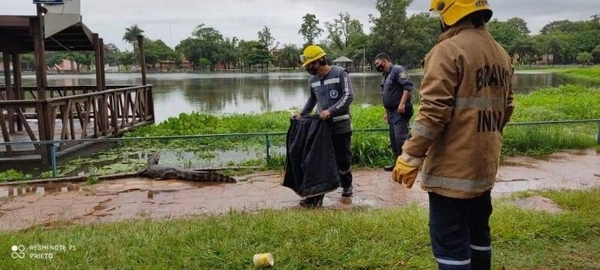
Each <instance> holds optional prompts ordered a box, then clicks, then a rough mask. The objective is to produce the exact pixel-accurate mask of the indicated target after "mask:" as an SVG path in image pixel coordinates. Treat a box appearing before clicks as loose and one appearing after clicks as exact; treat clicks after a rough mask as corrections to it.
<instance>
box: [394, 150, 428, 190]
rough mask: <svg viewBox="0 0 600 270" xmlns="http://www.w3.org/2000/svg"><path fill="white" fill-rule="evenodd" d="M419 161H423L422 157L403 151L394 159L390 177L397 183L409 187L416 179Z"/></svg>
mask: <svg viewBox="0 0 600 270" xmlns="http://www.w3.org/2000/svg"><path fill="white" fill-rule="evenodd" d="M421 163H423V159H421V158H414V157H411V156H409V155H407V154H405V153H403V154H402V155H401V156H399V157H398V158H397V159H396V166H394V171H393V172H392V179H393V180H394V182H396V183H398V184H405V185H406V188H411V187H412V186H413V184H414V183H415V180H416V179H417V175H418V174H419V166H420V165H421Z"/></svg>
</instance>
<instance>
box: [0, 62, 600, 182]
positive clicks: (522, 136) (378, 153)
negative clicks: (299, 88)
mask: <svg viewBox="0 0 600 270" xmlns="http://www.w3.org/2000/svg"><path fill="white" fill-rule="evenodd" d="M564 73H565V74H566V75H567V76H585V77H592V78H593V77H595V76H596V75H598V74H600V68H576V69H565V70H564ZM598 96H600V88H598V87H585V86H579V85H562V86H558V87H550V88H541V89H538V90H536V91H533V92H531V93H529V94H516V95H515V101H516V106H517V109H516V110H515V113H514V115H513V117H512V121H511V123H520V122H545V121H563V120H581V119H600V110H599V109H597V108H600V99H599V98H598ZM415 107H418V104H415ZM415 109H417V108H415ZM415 111H416V110H415ZM290 113H291V112H290V111H278V112H266V113H261V114H232V115H221V116H215V115H209V114H201V113H198V112H192V113H183V114H180V115H179V117H176V118H175V117H172V118H169V119H167V120H166V121H164V122H162V123H160V124H156V125H152V126H146V127H143V128H140V129H138V130H135V131H133V132H130V133H127V134H125V137H144V138H148V140H142V141H128V142H120V143H118V144H117V145H116V147H114V146H113V147H110V149H108V150H104V151H101V152H100V153H99V154H97V155H95V156H92V157H82V158H79V159H75V160H72V161H69V162H68V163H67V164H60V165H61V166H59V168H58V169H59V170H58V176H59V177H65V176H73V175H76V174H79V173H81V171H82V170H83V171H84V172H85V173H86V174H89V175H96V176H98V175H108V174H114V173H123V172H135V171H137V170H139V169H141V168H143V167H144V166H145V164H146V161H145V156H146V155H147V154H148V153H150V152H152V151H161V152H165V151H166V152H171V155H170V156H171V158H170V159H168V158H169V157H168V156H169V155H168V154H167V155H164V156H167V157H166V159H167V160H162V161H161V162H165V163H167V164H174V165H176V166H181V167H187V168H199V167H202V166H205V167H206V166H207V165H211V164H216V163H217V162H218V159H219V155H218V153H219V151H221V152H222V151H230V152H231V153H232V155H239V154H240V153H242V154H243V152H244V151H245V152H250V153H252V154H253V156H252V155H250V154H246V156H245V157H243V158H238V159H237V160H232V161H226V164H224V165H225V166H246V167H250V166H251V167H257V168H259V169H258V170H261V169H260V168H263V169H274V170H281V169H282V168H283V165H284V162H285V156H284V154H285V135H272V136H269V144H270V147H271V153H270V159H269V161H268V162H267V161H266V150H265V147H266V146H265V136H264V135H263V136H250V137H244V138H241V137H239V136H238V137H213V138H196V139H173V140H164V139H161V140H153V139H152V138H153V137H157V136H187V135H192V136H193V135H199V134H206V135H208V134H230V133H277V132H279V133H281V134H285V132H286V131H287V128H288V127H289V117H290ZM352 114H353V118H352V121H353V127H354V131H355V132H354V134H353V141H352V152H353V158H352V159H353V164H354V166H356V167H380V166H383V165H386V164H387V163H388V162H389V159H390V158H391V156H392V155H391V152H390V149H389V148H388V141H389V139H388V135H387V131H385V130H386V129H387V125H386V123H385V122H384V121H383V120H382V114H383V108H382V106H381V105H372V106H362V105H353V107H352ZM598 125H599V123H597V122H595V123H571V124H566V123H564V124H549V125H548V124H546V125H518V126H517V125H514V126H513V125H509V126H508V127H507V128H506V129H505V139H504V145H503V148H502V156H503V157H506V156H515V155H527V156H543V155H546V154H550V153H552V152H556V151H560V150H571V149H586V148H597V147H598V145H597V142H596V140H597V132H598V129H599V127H598ZM367 129H379V131H372V132H364V130H367ZM236 151H237V152H236ZM82 168H83V169H82ZM236 173H240V172H236ZM34 175H35V177H34ZM50 176H51V172H49V171H44V172H33V173H32V172H27V173H25V172H20V171H17V170H8V171H4V172H0V182H2V181H9V180H26V179H32V178H49V177H50Z"/></svg>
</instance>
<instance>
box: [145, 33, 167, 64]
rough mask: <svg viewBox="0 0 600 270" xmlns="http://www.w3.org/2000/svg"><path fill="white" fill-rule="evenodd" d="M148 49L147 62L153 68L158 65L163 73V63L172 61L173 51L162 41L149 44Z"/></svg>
mask: <svg viewBox="0 0 600 270" xmlns="http://www.w3.org/2000/svg"><path fill="white" fill-rule="evenodd" d="M147 47H148V52H147V53H146V62H147V63H148V64H150V65H153V66H154V64H155V63H158V65H159V69H160V71H162V64H163V62H165V61H169V60H172V58H173V49H171V47H169V46H168V45H167V44H165V42H163V41H162V40H160V39H158V40H155V41H151V42H148V45H147Z"/></svg>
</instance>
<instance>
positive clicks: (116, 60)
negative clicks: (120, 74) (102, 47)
mask: <svg viewBox="0 0 600 270" xmlns="http://www.w3.org/2000/svg"><path fill="white" fill-rule="evenodd" d="M106 47H108V53H107V54H106V63H107V64H109V65H111V66H117V68H118V69H119V71H120V67H119V66H120V64H121V54H122V52H121V50H119V48H118V47H117V45H115V44H113V43H108V44H106Z"/></svg>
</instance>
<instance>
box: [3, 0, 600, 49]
mask: <svg viewBox="0 0 600 270" xmlns="http://www.w3.org/2000/svg"><path fill="white" fill-rule="evenodd" d="M1 1H2V9H1V10H0V15H32V14H34V13H35V5H34V4H32V0H1ZM375 3H376V0H320V1H318V0H164V1H161V0H146V1H141V0H81V15H82V16H83V22H84V23H85V24H86V25H87V26H88V27H89V28H90V29H91V30H92V31H94V32H97V33H99V34H100V37H102V38H104V42H105V43H114V44H116V45H117V46H118V47H119V48H120V49H131V46H129V45H128V44H126V43H125V42H124V41H123V40H122V37H123V34H124V32H125V28H127V27H129V26H131V25H133V24H137V25H138V26H139V27H140V28H142V29H143V30H144V31H145V34H146V35H147V36H148V37H149V38H151V39H162V40H163V41H164V42H166V43H167V44H168V45H169V46H171V47H174V46H175V45H177V44H178V43H179V41H180V40H182V39H185V38H187V37H189V36H190V35H191V32H192V30H193V29H194V28H195V27H196V26H197V25H199V24H202V23H203V24H205V25H206V26H210V27H213V28H215V29H217V30H218V31H220V32H221V34H223V36H225V37H234V36H236V37H238V38H239V39H256V38H257V32H258V31H259V30H261V29H262V28H263V27H264V26H267V27H269V28H270V29H271V34H272V35H273V37H274V38H275V39H276V41H277V42H280V43H281V44H288V43H293V44H298V45H300V44H302V43H303V42H304V40H303V39H302V37H301V36H300V35H299V34H298V30H299V29H300V25H301V24H302V16H304V15H305V14H306V13H313V14H315V15H316V16H317V19H319V20H320V21H321V27H324V22H325V21H332V20H333V19H334V18H337V16H338V15H337V14H339V13H340V12H349V13H350V15H351V17H352V18H355V19H359V20H360V21H361V22H362V23H363V25H364V26H365V30H366V31H367V32H369V27H370V26H371V24H370V23H369V20H368V18H369V14H373V15H375V16H379V13H378V12H377V10H376V9H375ZM428 4H429V1H428V0H415V1H414V3H413V4H412V5H411V6H410V7H409V15H410V14H413V13H417V12H422V11H427V9H428ZM490 4H491V5H492V7H493V8H494V18H498V19H499V20H506V19H508V18H511V17H521V18H523V19H525V21H526V22H527V24H528V26H529V29H530V30H531V31H532V33H534V34H535V33H537V32H538V31H539V30H540V29H541V28H542V27H543V26H544V25H546V24H547V23H549V22H551V21H557V20H564V19H569V20H572V21H574V20H589V19H590V16H591V15H593V14H600V1H599V0H568V1H565V0H561V1H558V0H519V1H517V0H490ZM321 38H324V36H321Z"/></svg>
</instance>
